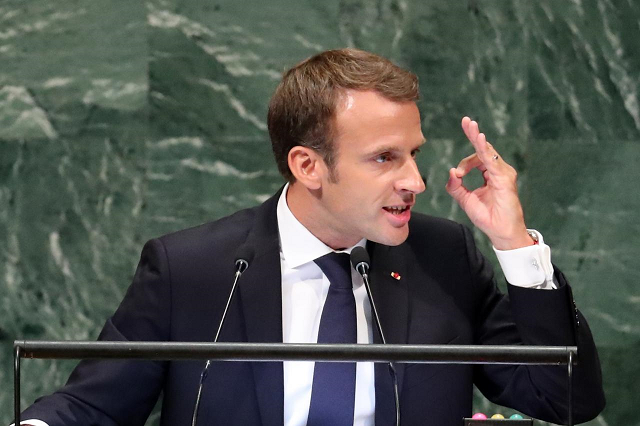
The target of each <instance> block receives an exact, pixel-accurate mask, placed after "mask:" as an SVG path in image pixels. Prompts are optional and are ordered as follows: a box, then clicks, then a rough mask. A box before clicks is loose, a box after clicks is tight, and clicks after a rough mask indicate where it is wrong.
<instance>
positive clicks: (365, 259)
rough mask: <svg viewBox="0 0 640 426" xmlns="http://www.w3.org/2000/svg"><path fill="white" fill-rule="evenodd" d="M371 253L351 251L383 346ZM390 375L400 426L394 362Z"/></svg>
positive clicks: (352, 259) (357, 250)
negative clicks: (371, 274) (372, 279)
mask: <svg viewBox="0 0 640 426" xmlns="http://www.w3.org/2000/svg"><path fill="white" fill-rule="evenodd" d="M369 263H370V261H369V253H367V251H366V250H365V249H364V248H363V247H355V248H354V249H353V250H351V264H352V265H353V268H354V269H355V270H356V271H357V272H358V273H359V274H360V275H362V280H363V281H364V287H365V288H366V290H367V296H368V298H369V304H370V305H371V312H372V313H373V320H374V322H375V323H376V328H377V329H378V333H380V340H381V341H382V344H383V345H386V344H387V339H385V337H384V333H383V332H382V326H381V325H380V317H379V316H378V310H377V309H376V304H375V303H374V302H373V296H372V295H371V286H370V285H369ZM389 374H391V381H392V382H393V395H394V398H395V405H396V425H397V426H400V393H399V391H398V375H397V374H396V367H395V366H394V364H393V363H392V362H389Z"/></svg>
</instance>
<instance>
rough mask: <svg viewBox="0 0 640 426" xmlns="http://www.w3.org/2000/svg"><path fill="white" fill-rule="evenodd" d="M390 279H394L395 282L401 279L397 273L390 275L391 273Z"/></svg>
mask: <svg viewBox="0 0 640 426" xmlns="http://www.w3.org/2000/svg"><path fill="white" fill-rule="evenodd" d="M391 278H394V279H396V280H398V281H400V278H401V277H400V274H399V273H397V272H392V273H391Z"/></svg>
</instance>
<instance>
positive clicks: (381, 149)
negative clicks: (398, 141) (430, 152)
mask: <svg viewBox="0 0 640 426" xmlns="http://www.w3.org/2000/svg"><path fill="white" fill-rule="evenodd" d="M425 143H427V140H426V139H422V140H421V141H420V142H418V143H417V144H416V145H415V146H414V147H413V148H412V149H411V150H412V151H414V150H416V149H420V148H421V147H422V146H423V145H424V144H425ZM399 151H402V149H401V148H399V147H398V145H395V144H394V145H382V146H379V147H376V148H375V149H372V150H370V151H368V152H367V153H366V155H375V154H380V153H383V152H399Z"/></svg>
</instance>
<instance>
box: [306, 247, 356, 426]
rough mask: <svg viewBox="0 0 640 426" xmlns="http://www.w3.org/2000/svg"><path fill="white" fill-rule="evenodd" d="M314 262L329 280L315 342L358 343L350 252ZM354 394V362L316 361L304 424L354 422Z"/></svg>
mask: <svg viewBox="0 0 640 426" xmlns="http://www.w3.org/2000/svg"><path fill="white" fill-rule="evenodd" d="M315 262H316V264H317V265H318V266H320V269H322V272H324V274H325V275H326V276H327V278H329V282H330V283H331V284H330V286H329V293H328V294H327V300H326V301H325V303H324V308H323V309H322V317H321V318H320V328H319V330H318V343H357V341H358V336H357V328H356V327H357V326H356V300H355V298H354V296H353V285H352V283H351V265H350V262H349V255H348V254H347V253H329V254H327V255H325V256H322V257H319V258H318V259H316V260H315ZM355 396H356V363H355V362H354V363H351V362H316V364H315V368H314V370H313V387H312V389H311V404H310V405H309V417H308V420H307V426H343V425H345V426H346V425H353V410H354V403H355Z"/></svg>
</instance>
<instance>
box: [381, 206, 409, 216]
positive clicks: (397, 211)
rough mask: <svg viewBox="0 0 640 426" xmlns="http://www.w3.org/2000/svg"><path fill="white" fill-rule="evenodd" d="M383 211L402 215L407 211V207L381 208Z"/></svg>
mask: <svg viewBox="0 0 640 426" xmlns="http://www.w3.org/2000/svg"><path fill="white" fill-rule="evenodd" d="M383 209H384V210H385V211H387V212H389V213H391V214H394V215H401V214H402V213H404V212H406V211H407V210H409V206H390V207H383Z"/></svg>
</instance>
